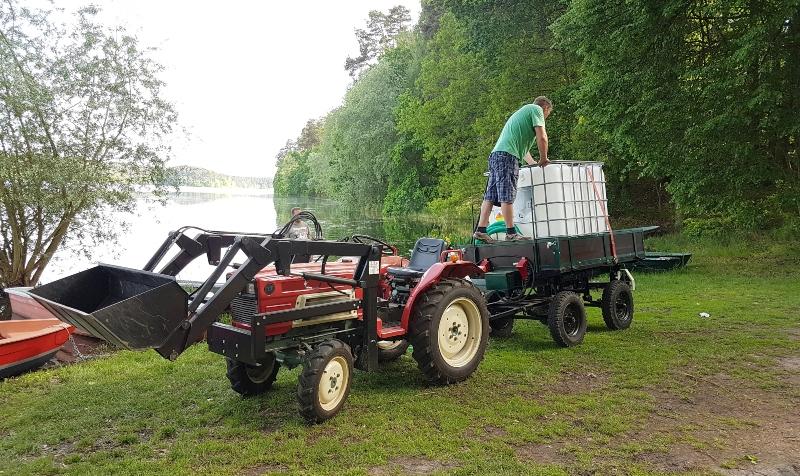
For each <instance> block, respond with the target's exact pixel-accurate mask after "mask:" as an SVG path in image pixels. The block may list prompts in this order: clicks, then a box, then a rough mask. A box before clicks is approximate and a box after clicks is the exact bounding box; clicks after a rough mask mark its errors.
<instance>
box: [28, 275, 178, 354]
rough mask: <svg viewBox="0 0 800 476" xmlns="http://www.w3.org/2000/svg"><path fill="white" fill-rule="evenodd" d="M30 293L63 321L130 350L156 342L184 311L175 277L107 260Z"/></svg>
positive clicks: (160, 340)
mask: <svg viewBox="0 0 800 476" xmlns="http://www.w3.org/2000/svg"><path fill="white" fill-rule="evenodd" d="M30 294H31V295H32V296H33V298H34V299H36V300H37V301H39V303H41V304H42V305H43V306H44V307H46V308H47V309H48V310H49V311H50V312H52V313H53V314H54V315H55V316H56V317H58V318H59V319H61V320H62V321H64V322H68V323H70V324H72V325H74V326H76V327H78V328H79V329H83V330H84V331H86V332H88V333H89V334H91V335H93V336H95V337H98V338H100V339H104V340H106V341H107V342H109V343H110V344H113V345H115V346H117V347H122V348H125V349H131V350H137V349H148V348H155V347H160V346H161V345H163V344H164V342H165V341H166V340H167V337H168V336H169V335H170V333H171V332H172V331H173V330H175V329H176V328H177V327H178V326H180V325H181V322H183V321H184V320H186V318H187V312H188V310H187V307H188V295H187V294H186V291H184V290H183V288H181V287H180V285H178V283H177V282H176V281H175V277H173V276H167V275H163V274H158V273H150V272H147V271H140V270H137V269H130V268H123V267H120V266H111V265H107V264H101V265H98V266H95V267H94V268H90V269H87V270H86V271H81V272H80V273H77V274H73V275H71V276H67V277H66V278H62V279H59V280H57V281H53V282H51V283H48V284H45V285H44V286H40V287H38V288H35V289H32V290H31V291H30Z"/></svg>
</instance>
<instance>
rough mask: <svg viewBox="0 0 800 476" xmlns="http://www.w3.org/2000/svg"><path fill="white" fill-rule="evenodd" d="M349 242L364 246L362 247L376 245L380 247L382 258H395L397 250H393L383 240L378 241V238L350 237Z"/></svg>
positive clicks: (393, 248)
mask: <svg viewBox="0 0 800 476" xmlns="http://www.w3.org/2000/svg"><path fill="white" fill-rule="evenodd" d="M350 241H352V242H353V243H361V244H364V245H369V244H372V243H376V244H378V245H381V254H382V255H383V256H397V248H395V247H394V246H392V245H390V244H389V243H387V242H385V241H383V240H380V239H378V238H374V237H372V236H367V235H352V236H351V237H350Z"/></svg>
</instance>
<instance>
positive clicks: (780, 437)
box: [627, 373, 800, 476]
mask: <svg viewBox="0 0 800 476" xmlns="http://www.w3.org/2000/svg"><path fill="white" fill-rule="evenodd" d="M685 375H686V376H687V377H689V378H687V379H686V388H685V389H686V392H685V393H680V394H678V393H673V392H669V391H663V390H660V391H652V392H651V393H652V395H653V397H654V398H655V401H656V409H655V412H654V414H652V415H651V416H650V417H648V419H647V422H646V423H645V425H644V428H643V429H641V430H639V431H637V432H634V433H633V434H631V435H629V436H628V438H627V439H628V440H634V441H647V440H651V439H656V440H659V439H661V440H670V439H677V440H678V441H677V442H676V443H674V444H671V445H669V451H667V452H665V453H658V452H654V453H643V454H639V455H637V456H636V459H637V460H638V461H640V462H642V463H644V464H646V465H647V466H650V467H651V468H653V469H655V470H658V471H663V472H668V473H670V472H685V471H714V472H718V473H723V474H728V475H736V476H738V475H744V474H748V475H758V474H765V475H770V476H772V475H781V476H783V475H796V474H797V473H796V472H792V471H795V469H794V468H796V467H798V466H800V412H798V411H797V408H798V404H799V403H800V401H797V399H796V398H795V397H793V396H792V395H791V394H789V393H787V392H782V391H778V390H771V391H765V390H762V389H760V388H754V387H752V386H748V385H747V384H746V382H742V381H740V380H737V379H734V378H732V377H730V376H728V375H725V374H718V375H714V376H710V377H700V376H695V375H691V374H688V373H685ZM797 476H800V475H797Z"/></svg>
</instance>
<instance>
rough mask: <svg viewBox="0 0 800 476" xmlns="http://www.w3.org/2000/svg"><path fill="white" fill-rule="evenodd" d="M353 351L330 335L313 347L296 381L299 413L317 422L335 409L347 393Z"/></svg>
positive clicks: (342, 401)
mask: <svg viewBox="0 0 800 476" xmlns="http://www.w3.org/2000/svg"><path fill="white" fill-rule="evenodd" d="M352 375H353V353H352V352H351V351H350V347H348V346H347V344H345V343H344V342H342V341H340V340H337V339H331V340H327V341H325V342H323V343H321V344H319V345H318V346H316V347H315V348H314V350H313V351H311V353H309V355H308V357H307V358H306V361H305V362H304V363H303V372H302V373H301V374H300V379H299V381H298V384H297V402H298V403H299V405H300V415H302V416H303V418H305V419H306V421H307V422H309V423H321V422H323V421H325V420H327V419H329V418H332V417H333V416H334V415H336V414H337V413H339V410H341V409H342V407H343V406H344V402H345V400H347V395H348V394H349V393H350V383H351V381H352Z"/></svg>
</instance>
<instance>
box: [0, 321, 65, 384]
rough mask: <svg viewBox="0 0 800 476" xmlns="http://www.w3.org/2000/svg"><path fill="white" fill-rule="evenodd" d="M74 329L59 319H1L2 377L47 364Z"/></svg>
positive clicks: (0, 375) (0, 363) (0, 350)
mask: <svg viewBox="0 0 800 476" xmlns="http://www.w3.org/2000/svg"><path fill="white" fill-rule="evenodd" d="M73 330H74V327H72V326H70V325H69V324H65V323H63V322H61V321H59V320H58V319H24V320H12V321H3V322H0V379H2V378H7V377H12V376H14V375H19V374H21V373H23V372H27V371H29V370H33V369H36V368H38V367H41V366H42V365H44V364H45V363H46V362H47V361H48V360H50V359H51V358H52V357H53V356H55V354H56V353H57V352H58V350H59V349H60V348H61V346H62V345H64V343H65V342H66V341H67V340H68V339H69V336H70V334H71V333H72V331H73Z"/></svg>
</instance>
